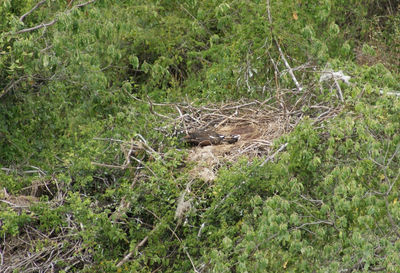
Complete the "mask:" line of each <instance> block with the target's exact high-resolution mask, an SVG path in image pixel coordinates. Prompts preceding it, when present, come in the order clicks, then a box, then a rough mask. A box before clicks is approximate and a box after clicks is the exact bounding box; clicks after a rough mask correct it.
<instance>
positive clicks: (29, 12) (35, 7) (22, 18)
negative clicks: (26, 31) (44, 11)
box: [19, 0, 47, 22]
mask: <svg viewBox="0 0 400 273" xmlns="http://www.w3.org/2000/svg"><path fill="white" fill-rule="evenodd" d="M46 1H47V0H42V1H40V2H39V3H37V4H36V5H35V6H34V7H33V8H32V9H31V10H30V11H28V12H27V13H25V14H24V15H22V16H21V17H20V18H19V21H20V22H22V21H24V19H25V17H26V16H28V15H29V14H31V13H32V12H34V11H35V10H36V9H37V8H39V7H40V6H41V5H43V4H44V3H46Z"/></svg>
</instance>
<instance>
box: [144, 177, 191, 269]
mask: <svg viewBox="0 0 400 273" xmlns="http://www.w3.org/2000/svg"><path fill="white" fill-rule="evenodd" d="M192 182H193V181H191V182H190V183H189V184H188V185H191V184H192ZM143 208H144V209H145V210H146V211H148V212H150V213H151V214H152V215H153V216H154V217H156V218H157V219H158V220H160V221H161V218H160V217H159V216H158V215H157V214H155V213H154V212H153V211H151V210H149V209H147V208H145V207H143ZM177 227H178V225H177V226H176V227H175V230H176V228H177ZM167 228H168V229H169V231H171V232H172V234H173V235H174V236H175V238H176V239H177V240H178V241H179V243H181V244H182V240H181V239H180V238H179V237H178V235H177V234H176V233H175V231H174V230H173V229H171V228H170V227H169V226H168V225H167ZM183 251H184V252H185V254H186V256H187V257H188V258H189V261H190V263H191V264H192V267H193V270H194V272H196V273H199V271H198V270H197V268H196V266H195V264H194V262H193V260H192V258H191V257H190V254H189V252H188V251H187V250H186V248H185V247H183Z"/></svg>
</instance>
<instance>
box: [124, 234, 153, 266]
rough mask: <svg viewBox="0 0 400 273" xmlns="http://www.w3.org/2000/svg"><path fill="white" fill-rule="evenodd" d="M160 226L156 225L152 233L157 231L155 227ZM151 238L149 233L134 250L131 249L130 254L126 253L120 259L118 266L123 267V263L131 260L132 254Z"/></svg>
mask: <svg viewBox="0 0 400 273" xmlns="http://www.w3.org/2000/svg"><path fill="white" fill-rule="evenodd" d="M157 227H158V226H156V227H155V228H154V229H153V230H152V231H150V233H153V232H154V231H155V229H156V228H157ZM148 239H149V235H147V236H146V237H144V238H143V240H141V241H140V243H138V244H137V245H136V247H135V249H134V250H133V251H130V252H129V253H128V254H126V255H125V257H124V258H123V259H122V260H121V261H119V263H118V264H117V267H121V265H123V264H124V263H126V262H127V261H129V259H130V258H131V257H132V255H133V254H134V253H135V252H136V251H138V250H139V248H141V247H142V246H144V244H145V243H146V242H147V240H148Z"/></svg>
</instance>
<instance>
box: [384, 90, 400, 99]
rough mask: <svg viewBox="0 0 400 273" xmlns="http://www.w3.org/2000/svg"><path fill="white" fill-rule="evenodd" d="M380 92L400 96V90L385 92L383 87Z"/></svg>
mask: <svg viewBox="0 0 400 273" xmlns="http://www.w3.org/2000/svg"><path fill="white" fill-rule="evenodd" d="M379 94H381V95H384V94H385V95H390V96H397V97H400V91H393V92H391V91H389V92H385V91H383V90H382V89H381V90H379Z"/></svg>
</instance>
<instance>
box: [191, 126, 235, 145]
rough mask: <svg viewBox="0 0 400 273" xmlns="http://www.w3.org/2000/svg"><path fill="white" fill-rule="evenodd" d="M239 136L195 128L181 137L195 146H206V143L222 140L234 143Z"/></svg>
mask: <svg viewBox="0 0 400 273" xmlns="http://www.w3.org/2000/svg"><path fill="white" fill-rule="evenodd" d="M239 138H240V136H238V135H234V136H229V137H225V136H224V135H221V134H219V133H217V132H215V131H210V130H197V131H193V132H191V133H188V134H187V135H186V136H184V137H183V141H184V142H186V143H189V144H191V145H195V146H208V145H219V144H222V143H223V142H227V143H230V144H232V143H235V142H237V141H238V140H239Z"/></svg>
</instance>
